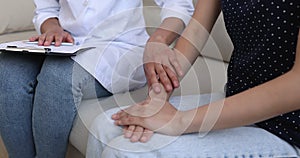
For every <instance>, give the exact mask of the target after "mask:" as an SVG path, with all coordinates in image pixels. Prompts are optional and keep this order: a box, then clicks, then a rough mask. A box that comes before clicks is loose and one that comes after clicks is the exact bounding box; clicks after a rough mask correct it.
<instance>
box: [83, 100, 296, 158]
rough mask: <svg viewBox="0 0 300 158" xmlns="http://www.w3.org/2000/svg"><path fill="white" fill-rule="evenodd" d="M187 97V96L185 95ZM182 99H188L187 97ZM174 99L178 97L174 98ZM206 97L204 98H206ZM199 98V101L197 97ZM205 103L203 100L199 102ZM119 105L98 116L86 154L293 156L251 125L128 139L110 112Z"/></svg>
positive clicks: (290, 148)
mask: <svg viewBox="0 0 300 158" xmlns="http://www.w3.org/2000/svg"><path fill="white" fill-rule="evenodd" d="M185 99H191V98H185ZM185 99H183V101H182V102H185V103H188V102H189V101H184V100H185ZM175 101H177V102H178V100H176V99H175ZM207 101H208V100H204V102H207ZM199 102H201V101H199ZM203 104H205V103H203ZM118 110H119V108H114V109H111V110H108V111H106V112H105V113H104V114H101V115H100V116H98V117H97V118H96V119H95V121H94V123H93V125H92V127H91V131H90V132H91V134H90V136H89V142H88V148H87V157H88V158H91V157H99V156H100V155H102V157H143V158H145V157H149V158H150V157H151V158H153V157H164V158H166V157H170V158H174V157H297V152H296V150H295V149H294V148H293V146H291V145H289V144H287V143H286V142H285V141H283V140H281V139H279V138H278V137H276V136H274V135H273V134H271V133H269V132H267V131H265V130H263V129H261V128H257V127H255V126H247V127H238V128H231V129H226V130H219V131H213V132H209V133H208V134H205V135H203V134H202V135H199V134H198V133H195V134H186V135H182V136H178V137H173V136H166V135H162V134H157V133H156V134H154V135H153V137H152V138H151V139H150V141H149V142H147V143H131V142H130V141H129V140H128V139H126V138H124V137H123V135H122V129H121V128H120V127H117V126H115V125H114V124H113V121H112V120H111V119H110V116H111V115H112V114H113V113H115V112H117V111H118Z"/></svg>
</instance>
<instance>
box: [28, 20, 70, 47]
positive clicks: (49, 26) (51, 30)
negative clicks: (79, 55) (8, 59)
mask: <svg viewBox="0 0 300 158" xmlns="http://www.w3.org/2000/svg"><path fill="white" fill-rule="evenodd" d="M41 33H42V34H41V35H37V36H33V37H31V38H29V41H31V42H33V41H38V45H40V46H49V45H51V43H52V42H55V43H54V45H55V46H60V45H61V43H62V42H68V43H74V39H73V37H72V36H71V34H70V33H68V32H67V31H65V30H64V29H63V28H62V27H61V26H60V24H59V22H58V20H57V18H50V19H47V20H46V21H45V22H44V23H43V24H42V26H41Z"/></svg>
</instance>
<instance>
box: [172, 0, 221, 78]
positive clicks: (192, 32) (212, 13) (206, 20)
mask: <svg viewBox="0 0 300 158" xmlns="http://www.w3.org/2000/svg"><path fill="white" fill-rule="evenodd" d="M220 11H221V4H220V1H219V0H199V1H198V3H197V6H196V10H195V12H194V15H193V17H192V19H191V21H190V22H189V24H188V25H187V27H186V29H185V30H184V31H183V33H182V35H181V37H180V38H179V39H178V41H177V43H176V46H175V49H176V50H177V51H179V52H180V53H181V54H182V55H183V56H181V57H178V59H179V62H180V64H181V66H182V68H183V71H184V72H185V73H186V72H187V71H188V70H189V68H190V66H191V65H192V64H193V63H194V62H195V61H196V59H197V57H198V56H199V55H200V52H201V51H202V49H203V47H204V45H205V44H206V41H207V39H208V37H209V34H210V32H211V30H212V28H213V26H214V24H215V22H216V20H217V18H218V16H219V14H220Z"/></svg>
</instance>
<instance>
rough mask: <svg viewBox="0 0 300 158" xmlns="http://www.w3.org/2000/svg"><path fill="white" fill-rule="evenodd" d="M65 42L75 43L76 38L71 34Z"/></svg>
mask: <svg viewBox="0 0 300 158" xmlns="http://www.w3.org/2000/svg"><path fill="white" fill-rule="evenodd" d="M64 41H65V42H70V43H74V38H73V37H72V36H71V35H70V34H69V33H67V36H66V38H65V39H64Z"/></svg>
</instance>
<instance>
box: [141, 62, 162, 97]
mask: <svg viewBox="0 0 300 158" xmlns="http://www.w3.org/2000/svg"><path fill="white" fill-rule="evenodd" d="M144 69H145V74H146V78H147V81H148V86H149V87H150V88H152V89H153V90H154V92H155V93H160V91H161V89H160V86H157V84H158V83H159V81H158V78H157V74H156V71H155V64H154V63H147V64H145V65H144Z"/></svg>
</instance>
